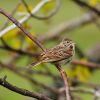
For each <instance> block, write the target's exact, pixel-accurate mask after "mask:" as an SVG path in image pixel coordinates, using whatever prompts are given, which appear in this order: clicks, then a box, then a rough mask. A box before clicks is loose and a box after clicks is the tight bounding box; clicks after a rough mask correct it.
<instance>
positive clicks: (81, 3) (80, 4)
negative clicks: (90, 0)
mask: <svg viewBox="0 0 100 100" xmlns="http://www.w3.org/2000/svg"><path fill="white" fill-rule="evenodd" d="M72 1H74V2H75V3H77V4H78V5H79V6H81V7H86V8H88V9H89V10H91V11H93V12H95V13H96V14H97V15H98V16H100V11H99V10H98V9H96V8H94V7H92V6H90V5H89V4H87V3H86V2H84V1H82V0H72Z"/></svg>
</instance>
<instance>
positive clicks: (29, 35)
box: [0, 8, 45, 51]
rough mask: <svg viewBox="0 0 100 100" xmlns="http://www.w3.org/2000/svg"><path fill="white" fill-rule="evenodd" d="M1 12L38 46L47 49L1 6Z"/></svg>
mask: <svg viewBox="0 0 100 100" xmlns="http://www.w3.org/2000/svg"><path fill="white" fill-rule="evenodd" d="M0 13H1V14H3V15H4V16H6V17H7V18H8V19H9V20H11V21H12V22H13V23H14V24H15V25H16V26H17V27H19V28H20V29H21V31H22V32H23V33H25V34H26V35H27V36H28V37H29V38H30V39H31V40H32V41H33V42H34V43H35V44H36V45H37V46H38V47H40V48H41V49H42V50H43V51H45V49H44V47H43V45H42V44H41V43H40V42H39V40H38V39H37V38H36V37H34V36H33V35H32V34H31V33H29V32H28V31H27V30H26V29H25V28H24V27H23V26H22V25H21V24H20V23H19V22H18V21H17V20H16V19H15V18H14V17H12V15H10V14H9V13H7V12H6V11H4V10H3V9H2V8H0Z"/></svg>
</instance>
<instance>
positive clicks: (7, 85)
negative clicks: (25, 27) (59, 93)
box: [0, 77, 51, 100]
mask: <svg viewBox="0 0 100 100" xmlns="http://www.w3.org/2000/svg"><path fill="white" fill-rule="evenodd" d="M0 85H1V86H3V87H5V88H7V89H9V90H11V91H13V92H16V93H18V94H21V95H24V96H28V97H33V98H36V99H39V100H51V99H50V98H49V97H47V96H45V95H43V94H40V93H35V92H31V91H29V90H26V89H22V88H19V87H17V86H14V85H12V84H11V83H9V82H7V81H6V79H5V77H4V78H0Z"/></svg>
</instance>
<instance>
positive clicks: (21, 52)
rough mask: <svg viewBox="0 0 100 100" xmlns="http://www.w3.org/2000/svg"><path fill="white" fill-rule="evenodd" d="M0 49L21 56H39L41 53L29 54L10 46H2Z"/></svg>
mask: <svg viewBox="0 0 100 100" xmlns="http://www.w3.org/2000/svg"><path fill="white" fill-rule="evenodd" d="M0 49H4V50H7V51H10V52H14V53H17V54H19V55H27V56H30V57H37V56H39V53H30V52H27V51H23V50H21V49H14V48H12V47H10V46H0Z"/></svg>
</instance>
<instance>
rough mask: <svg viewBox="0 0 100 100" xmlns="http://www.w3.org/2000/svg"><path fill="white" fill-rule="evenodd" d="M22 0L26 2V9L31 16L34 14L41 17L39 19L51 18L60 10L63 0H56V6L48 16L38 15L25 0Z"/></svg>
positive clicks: (37, 17) (35, 16)
mask: <svg viewBox="0 0 100 100" xmlns="http://www.w3.org/2000/svg"><path fill="white" fill-rule="evenodd" d="M21 1H22V3H23V4H24V6H25V7H26V10H27V12H28V13H29V14H30V16H32V17H34V18H36V19H39V20H47V19H49V18H51V17H52V16H54V15H55V14H56V13H57V12H58V10H59V8H60V6H61V0H56V7H55V8H54V9H53V10H52V11H51V12H50V13H49V14H48V15H47V16H37V15H35V14H32V13H31V11H30V9H29V7H28V5H27V3H26V2H25V0H21Z"/></svg>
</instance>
